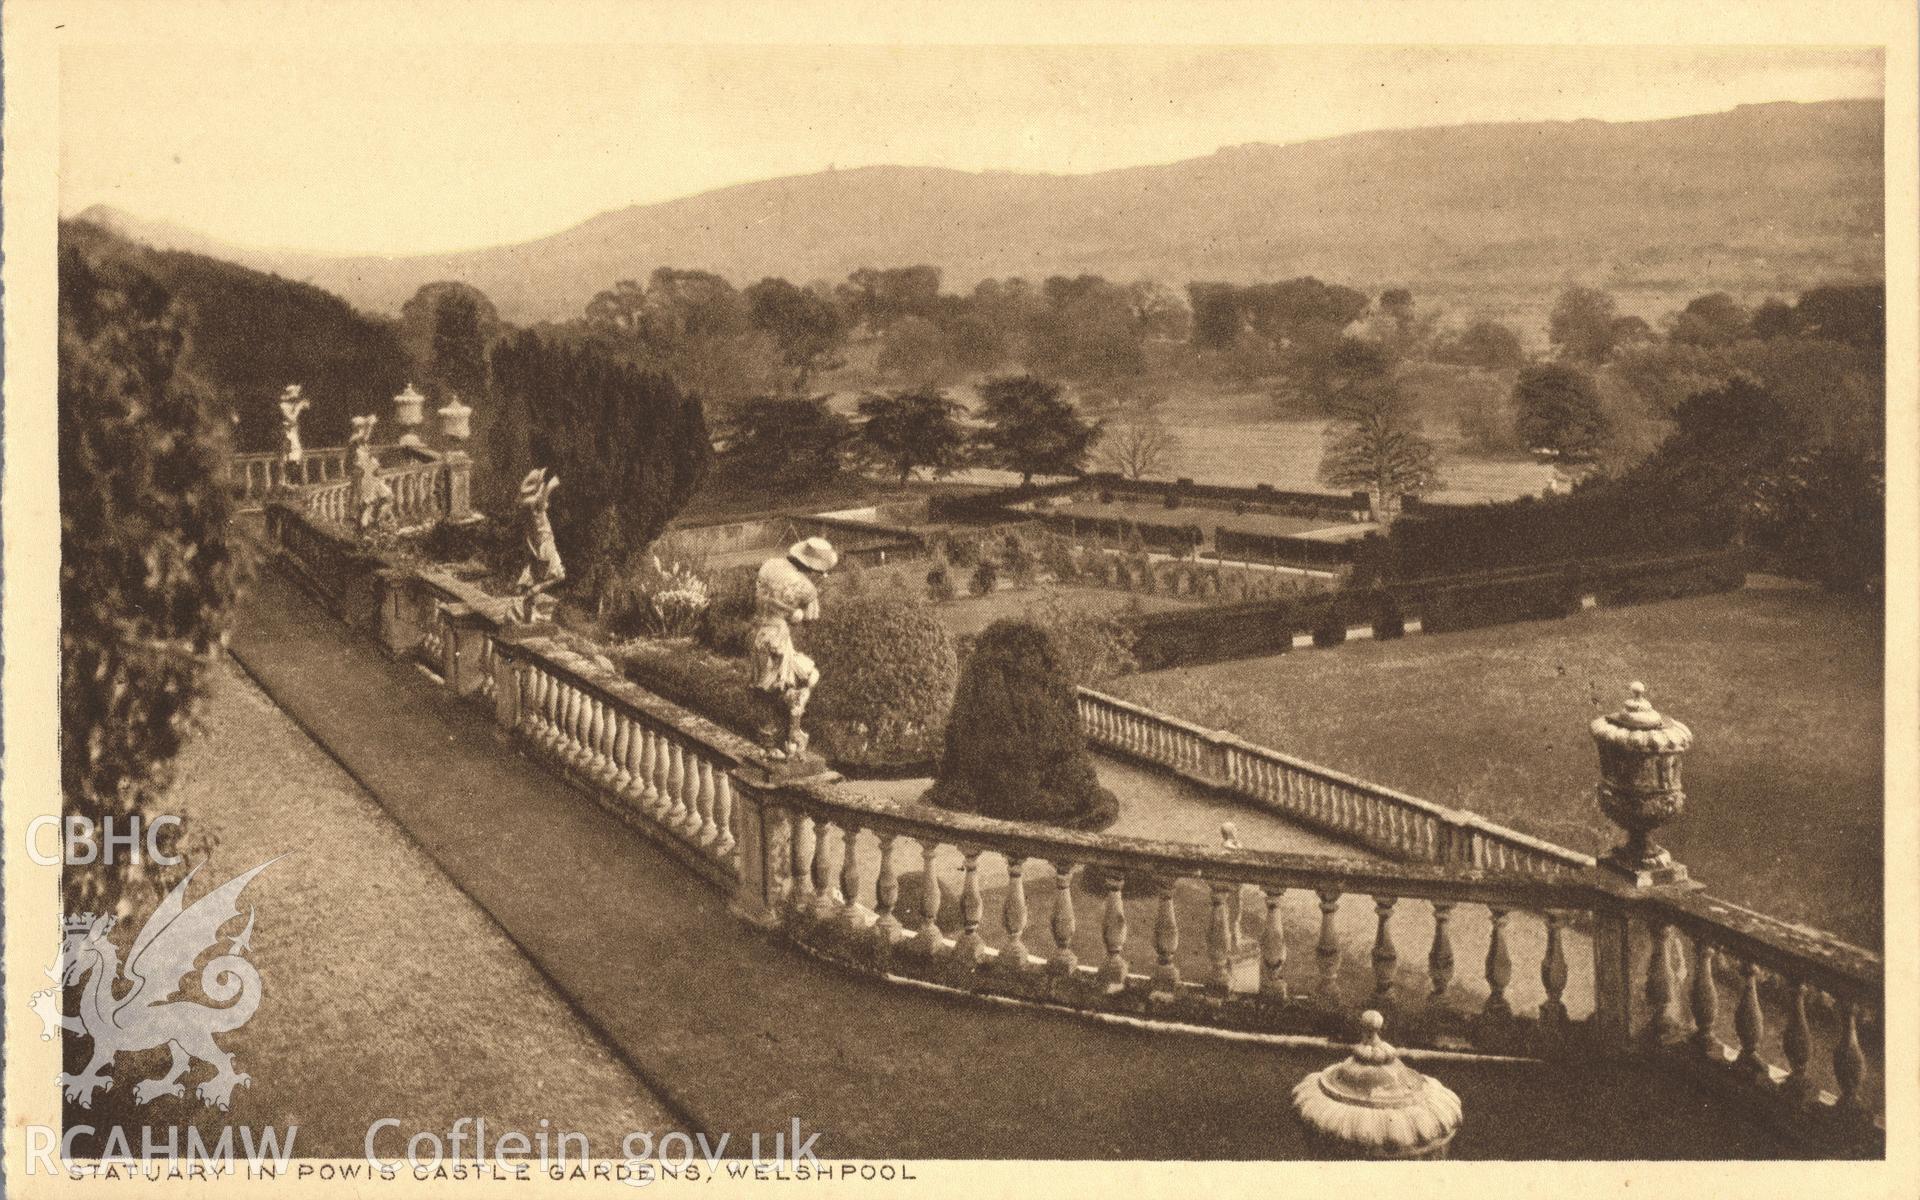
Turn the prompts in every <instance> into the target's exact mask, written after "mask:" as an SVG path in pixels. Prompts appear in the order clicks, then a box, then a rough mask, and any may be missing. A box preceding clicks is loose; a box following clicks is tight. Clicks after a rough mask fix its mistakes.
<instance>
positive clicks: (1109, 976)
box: [1100, 871, 1127, 992]
mask: <svg viewBox="0 0 1920 1200" xmlns="http://www.w3.org/2000/svg"><path fill="white" fill-rule="evenodd" d="M1105 882H1106V887H1107V904H1106V910H1105V912H1104V913H1102V914H1101V918H1100V937H1101V939H1102V941H1103V942H1104V943H1105V944H1106V949H1107V957H1106V961H1105V962H1103V963H1101V964H1100V983H1101V986H1103V987H1105V988H1106V989H1107V991H1109V992H1118V991H1122V990H1124V989H1125V988H1126V986H1127V956H1126V949H1127V905H1126V897H1125V894H1124V893H1125V891H1126V886H1127V878H1126V876H1125V875H1122V874H1121V873H1120V872H1118V871H1112V872H1109V873H1108V874H1107V877H1106V880H1105Z"/></svg>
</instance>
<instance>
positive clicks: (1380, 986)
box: [1372, 896, 1400, 1009]
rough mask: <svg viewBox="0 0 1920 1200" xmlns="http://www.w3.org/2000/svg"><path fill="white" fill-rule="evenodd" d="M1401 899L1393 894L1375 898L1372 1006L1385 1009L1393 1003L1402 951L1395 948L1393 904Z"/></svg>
mask: <svg viewBox="0 0 1920 1200" xmlns="http://www.w3.org/2000/svg"><path fill="white" fill-rule="evenodd" d="M1398 902H1399V901H1398V900H1397V899H1396V898H1395V897H1393V896H1375V897H1374V898H1373V912H1374V920H1375V926H1374V934H1373V1002H1372V1007H1374V1008H1379V1009H1385V1008H1389V1007H1391V1006H1392V1004H1393V974H1394V969H1395V968H1396V967H1397V966H1398V965H1399V962H1400V952H1399V951H1398V950H1397V949H1395V948H1394V944H1393V930H1392V928H1391V925H1392V922H1393V906H1394V905H1395V904H1397V903H1398Z"/></svg>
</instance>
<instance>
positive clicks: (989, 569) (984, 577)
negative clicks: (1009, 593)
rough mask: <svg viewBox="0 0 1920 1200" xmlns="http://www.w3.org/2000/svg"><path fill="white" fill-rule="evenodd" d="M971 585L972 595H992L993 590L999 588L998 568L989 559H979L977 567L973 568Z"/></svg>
mask: <svg viewBox="0 0 1920 1200" xmlns="http://www.w3.org/2000/svg"><path fill="white" fill-rule="evenodd" d="M971 583H972V586H973V594H974V595H976V596H988V595H992V594H993V590H994V589H995V588H997V587H999V586H1000V568H999V567H998V566H997V565H995V563H994V561H993V560H992V559H990V558H983V559H981V560H980V563H979V565H978V566H976V567H974V568H973V578H972V580H971Z"/></svg>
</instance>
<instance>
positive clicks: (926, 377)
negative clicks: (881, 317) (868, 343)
mask: <svg viewBox="0 0 1920 1200" xmlns="http://www.w3.org/2000/svg"><path fill="white" fill-rule="evenodd" d="M876 365H877V366H878V367H879V368H880V373H881V374H882V375H885V376H886V377H887V378H889V379H892V380H894V381H896V382H898V383H901V384H904V385H905V386H906V387H908V388H912V389H916V390H919V391H935V390H938V389H940V388H942V387H945V386H947V385H948V384H950V383H952V382H954V381H955V380H956V379H958V378H959V377H960V375H961V369H960V365H959V364H958V363H957V362H956V361H955V356H954V353H953V347H952V345H951V344H950V343H949V342H948V340H947V332H946V330H944V329H942V328H940V326H938V325H936V324H935V323H934V322H933V321H932V320H931V319H930V318H927V317H920V316H910V317H903V318H901V319H900V320H897V321H894V322H892V323H891V324H889V325H888V326H887V331H886V332H885V333H883V334H881V335H880V356H879V359H878V362H877V364H876Z"/></svg>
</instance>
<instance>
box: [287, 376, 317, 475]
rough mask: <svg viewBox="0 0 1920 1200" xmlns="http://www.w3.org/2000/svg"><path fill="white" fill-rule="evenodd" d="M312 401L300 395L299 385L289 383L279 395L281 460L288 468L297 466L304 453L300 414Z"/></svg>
mask: <svg viewBox="0 0 1920 1200" xmlns="http://www.w3.org/2000/svg"><path fill="white" fill-rule="evenodd" d="M311 403H312V401H310V400H308V399H307V398H306V397H305V396H303V395H301V394H300V385H299V384H297V383H290V384H288V385H287V390H286V391H284V392H281V393H280V448H281V451H282V455H281V457H282V459H283V460H284V461H285V462H286V463H287V464H288V465H290V466H293V465H298V463H299V462H300V460H301V459H302V458H303V457H305V455H306V452H305V451H304V450H302V449H301V447H300V414H301V413H303V412H305V411H307V406H308V405H309V404H311Z"/></svg>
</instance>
